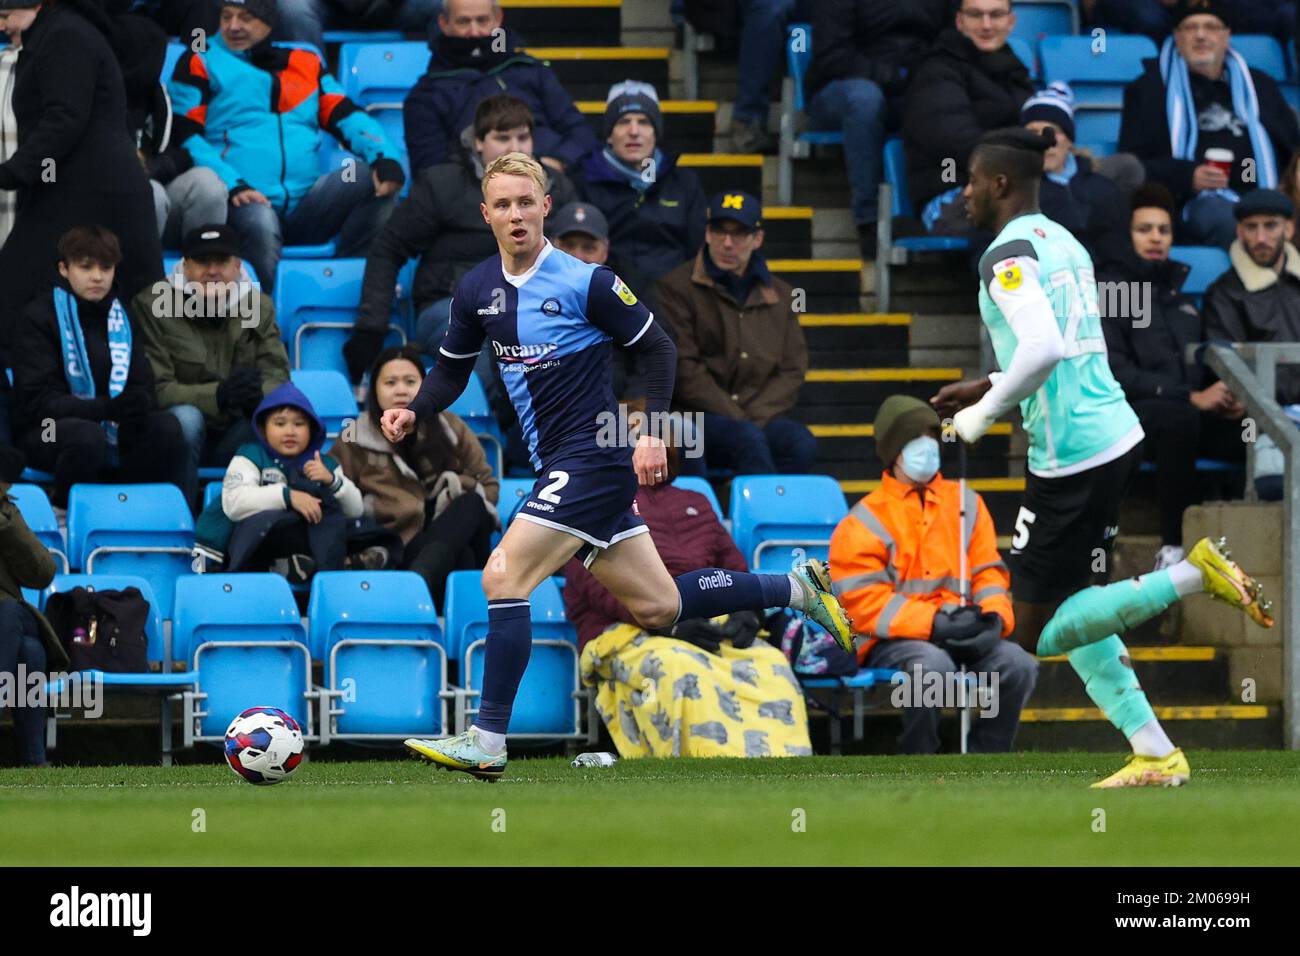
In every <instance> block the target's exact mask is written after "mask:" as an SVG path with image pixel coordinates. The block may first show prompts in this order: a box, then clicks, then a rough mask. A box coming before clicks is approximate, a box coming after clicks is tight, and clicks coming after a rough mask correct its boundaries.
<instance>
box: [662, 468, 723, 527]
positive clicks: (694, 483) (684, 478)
mask: <svg viewBox="0 0 1300 956" xmlns="http://www.w3.org/2000/svg"><path fill="white" fill-rule="evenodd" d="M673 484H674V485H676V486H677V487H678V488H685V489H686V490H687V491H695V492H698V493H699V494H702V495H703V496H704V497H706V498H708V499H709V504H711V505H713V511H714V513H715V514H716V515H717V516H718V520H719V521H721V520H723V519H722V504H721V503H720V502H719V501H718V494H717V492H715V491H714V490H713V486H712V485H711V484H709V482H708V480H707V479H705V478H699V477H696V476H694V475H680V476H679V477H678V478H677V480H676V481H674V482H673Z"/></svg>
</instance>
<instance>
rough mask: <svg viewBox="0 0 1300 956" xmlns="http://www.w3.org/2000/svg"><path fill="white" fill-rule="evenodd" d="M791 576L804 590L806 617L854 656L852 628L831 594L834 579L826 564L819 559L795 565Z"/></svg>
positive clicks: (838, 603)
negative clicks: (832, 579)
mask: <svg viewBox="0 0 1300 956" xmlns="http://www.w3.org/2000/svg"><path fill="white" fill-rule="evenodd" d="M790 575H791V576H792V577H793V578H794V579H795V580H796V581H798V582H799V586H800V587H801V588H803V613H804V616H805V617H807V618H808V619H809V620H810V621H815V622H817V623H818V624H820V625H821V626H822V628H824V629H825V631H826V633H827V634H829V635H830V636H831V637H833V638H835V643H836V644H838V645H839V646H840V647H842V648H844V650H845V651H847V652H848V653H850V654H852V653H853V625H852V623H850V621H849V616H848V615H847V614H845V613H844V608H842V607H841V606H840V602H839V600H838V599H837V598H836V597H835V595H834V594H833V593H832V591H831V576H830V572H829V571H827V570H826V564H825V563H824V562H822V561H819V560H817V559H816V558H814V559H812V560H811V561H805V562H803V563H802V564H799V565H796V566H795V568H794V570H793V571H791V572H790Z"/></svg>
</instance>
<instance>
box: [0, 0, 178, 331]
mask: <svg viewBox="0 0 1300 956" xmlns="http://www.w3.org/2000/svg"><path fill="white" fill-rule="evenodd" d="M94 10H95V8H94V7H93V5H91V6H88V7H86V11H87V12H90V13H93V12H94ZM6 21H7V22H11V23H12V25H13V26H14V27H15V28H17V29H19V30H21V32H22V43H23V46H22V54H21V56H20V58H19V62H20V64H21V65H20V66H19V67H18V70H17V73H16V75H15V77H14V87H13V99H12V105H13V113H14V119H15V121H16V124H17V130H18V139H17V148H16V149H15V150H14V152H13V154H12V155H11V156H10V157H9V158H8V159H7V160H6V161H5V162H3V163H0V189H2V190H9V191H16V192H17V216H16V218H15V221H14V224H13V229H12V231H11V232H10V233H9V236H8V239H7V240H6V242H5V244H4V248H3V249H0V276H3V277H4V281H3V282H0V317H3V318H0V342H4V343H8V342H10V341H12V339H13V327H14V324H15V323H16V322H17V321H18V316H19V315H20V314H21V313H22V311H23V309H25V308H26V307H27V305H28V304H29V303H31V302H32V301H33V300H34V299H36V298H37V297H38V296H40V297H41V300H42V301H45V299H44V296H45V293H46V292H47V291H48V289H49V288H50V287H51V286H53V285H54V283H55V281H56V280H57V278H58V275H57V273H56V272H55V271H54V257H53V256H52V255H51V251H52V250H53V249H54V247H55V246H56V245H57V243H58V241H59V237H60V236H62V235H63V234H64V233H65V232H67V231H68V230H69V229H71V228H72V227H73V226H76V225H78V224H80V223H97V224H100V225H102V226H104V227H105V228H107V229H110V230H112V231H113V232H114V233H115V234H116V235H117V236H118V238H119V239H120V240H121V244H122V245H121V248H122V254H123V258H122V262H121V268H120V270H119V272H118V276H117V280H118V286H119V288H121V290H122V291H123V293H124V294H126V295H134V294H135V293H136V292H137V291H138V290H140V289H142V288H144V287H145V286H147V285H148V284H149V283H151V282H153V281H154V280H155V279H157V278H158V277H159V276H160V275H162V249H161V247H160V246H159V243H158V230H157V225H156V222H155V219H154V215H153V202H152V197H151V193H150V188H149V180H148V177H147V176H146V174H145V171H144V169H143V168H142V167H141V165H140V160H139V158H138V157H137V155H136V151H135V144H134V143H132V141H131V136H130V132H129V124H128V120H127V99H126V91H125V87H124V85H123V79H122V70H121V68H120V67H119V66H118V61H117V57H116V56H115V54H114V51H113V49H112V47H111V46H110V45H109V43H108V41H107V40H106V39H105V36H104V34H103V32H101V30H100V28H99V27H98V26H97V25H96V23H95V22H92V20H88V19H87V17H86V16H85V15H83V12H82V9H81V7H80V6H79V5H75V4H72V3H68V2H60V3H55V4H51V3H45V4H41V5H37V6H27V7H21V8H19V9H10V11H9V12H8V14H7V16H6Z"/></svg>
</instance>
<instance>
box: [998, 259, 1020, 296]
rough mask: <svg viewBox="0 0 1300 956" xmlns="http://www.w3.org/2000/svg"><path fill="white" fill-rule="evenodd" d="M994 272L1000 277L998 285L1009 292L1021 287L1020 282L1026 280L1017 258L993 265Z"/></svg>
mask: <svg viewBox="0 0 1300 956" xmlns="http://www.w3.org/2000/svg"><path fill="white" fill-rule="evenodd" d="M993 272H994V274H995V275H996V276H997V277H998V285H1000V286H1002V288H1004V289H1006V290H1007V291H1008V292H1014V291H1015V290H1016V289H1019V288H1020V283H1021V282H1022V281H1024V276H1023V275H1022V274H1021V272H1020V265H1019V263H1017V262H1016V260H1015V259H1007V260H1005V261H1003V262H999V263H998V264H997V265H996V266H994V267H993Z"/></svg>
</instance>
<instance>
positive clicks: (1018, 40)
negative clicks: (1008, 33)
mask: <svg viewBox="0 0 1300 956" xmlns="http://www.w3.org/2000/svg"><path fill="white" fill-rule="evenodd" d="M1007 44H1008V45H1009V46H1010V47H1011V49H1012V51H1013V52H1014V53H1015V54H1016V58H1017V59H1019V60H1020V62H1021V63H1023V64H1024V65H1025V67H1026V68H1027V69H1028V70H1029V78H1030V79H1031V80H1037V79H1038V78H1039V75H1040V71H1039V68H1038V56H1037V54H1035V53H1034V44H1032V43H1030V42H1029V41H1028V40H1026V39H1025V38H1024V37H1009V38H1008V39H1007Z"/></svg>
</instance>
